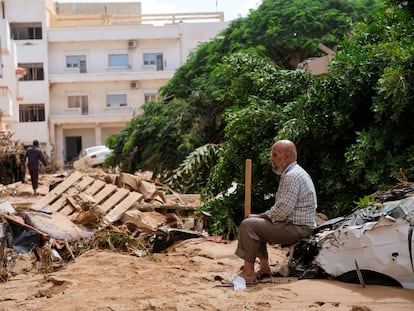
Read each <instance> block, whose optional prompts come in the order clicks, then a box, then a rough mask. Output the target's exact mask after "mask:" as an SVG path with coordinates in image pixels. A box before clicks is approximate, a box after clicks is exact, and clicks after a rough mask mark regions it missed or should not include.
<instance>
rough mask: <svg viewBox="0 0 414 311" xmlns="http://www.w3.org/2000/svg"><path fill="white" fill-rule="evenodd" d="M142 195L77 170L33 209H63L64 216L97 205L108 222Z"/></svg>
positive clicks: (116, 217)
mask: <svg viewBox="0 0 414 311" xmlns="http://www.w3.org/2000/svg"><path fill="white" fill-rule="evenodd" d="M142 198H143V195H142V194H140V193H138V192H131V191H129V190H128V189H125V188H119V187H117V186H115V185H113V184H107V183H106V182H104V181H102V180H99V179H95V178H92V177H91V176H89V175H85V174H82V173H81V172H74V173H73V174H72V175H70V176H69V177H68V178H66V179H65V180H64V181H63V182H62V183H60V184H59V185H58V186H56V187H55V188H54V189H52V190H51V191H50V192H49V193H48V194H47V195H46V196H44V197H43V198H42V199H41V200H39V201H38V202H36V203H35V204H34V206H33V208H34V209H37V210H39V209H43V210H47V211H51V212H60V213H62V214H64V215H65V216H71V217H76V214H78V213H79V212H80V211H82V209H83V206H82V205H86V204H89V205H90V206H97V207H98V208H99V210H100V211H101V212H102V214H103V215H104V219H105V220H106V221H107V222H110V223H112V222H115V221H117V220H119V219H120V218H121V217H122V215H123V214H124V213H125V212H126V211H127V210H129V209H130V208H131V207H132V206H133V205H134V204H135V203H137V202H140V201H141V200H142Z"/></svg>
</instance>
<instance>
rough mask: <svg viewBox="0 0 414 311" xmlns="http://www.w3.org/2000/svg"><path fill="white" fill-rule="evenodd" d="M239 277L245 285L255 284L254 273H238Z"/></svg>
mask: <svg viewBox="0 0 414 311" xmlns="http://www.w3.org/2000/svg"><path fill="white" fill-rule="evenodd" d="M239 276H240V277H242V278H243V279H245V281H246V283H255V282H256V280H257V279H256V273H254V272H253V273H246V272H241V273H239Z"/></svg>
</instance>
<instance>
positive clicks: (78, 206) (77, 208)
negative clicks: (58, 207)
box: [68, 196, 82, 211]
mask: <svg viewBox="0 0 414 311" xmlns="http://www.w3.org/2000/svg"><path fill="white" fill-rule="evenodd" d="M68 202H69V203H70V204H72V206H73V208H74V209H75V210H78V211H81V210H82V206H80V205H79V204H78V202H76V200H75V199H74V198H73V197H72V196H69V197H68Z"/></svg>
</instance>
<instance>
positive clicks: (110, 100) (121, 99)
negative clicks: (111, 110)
mask: <svg viewBox="0 0 414 311" xmlns="http://www.w3.org/2000/svg"><path fill="white" fill-rule="evenodd" d="M126 105H127V96H126V94H110V95H106V107H126Z"/></svg>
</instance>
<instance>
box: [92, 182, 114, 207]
mask: <svg viewBox="0 0 414 311" xmlns="http://www.w3.org/2000/svg"><path fill="white" fill-rule="evenodd" d="M116 189H118V187H117V186H115V185H112V184H106V185H105V187H104V188H103V189H102V190H101V191H99V192H98V193H97V194H96V195H95V196H94V199H95V201H96V204H99V203H101V202H102V201H103V200H104V199H106V198H107V197H108V196H109V195H111V193H113V192H114V191H115V190H116Z"/></svg>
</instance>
